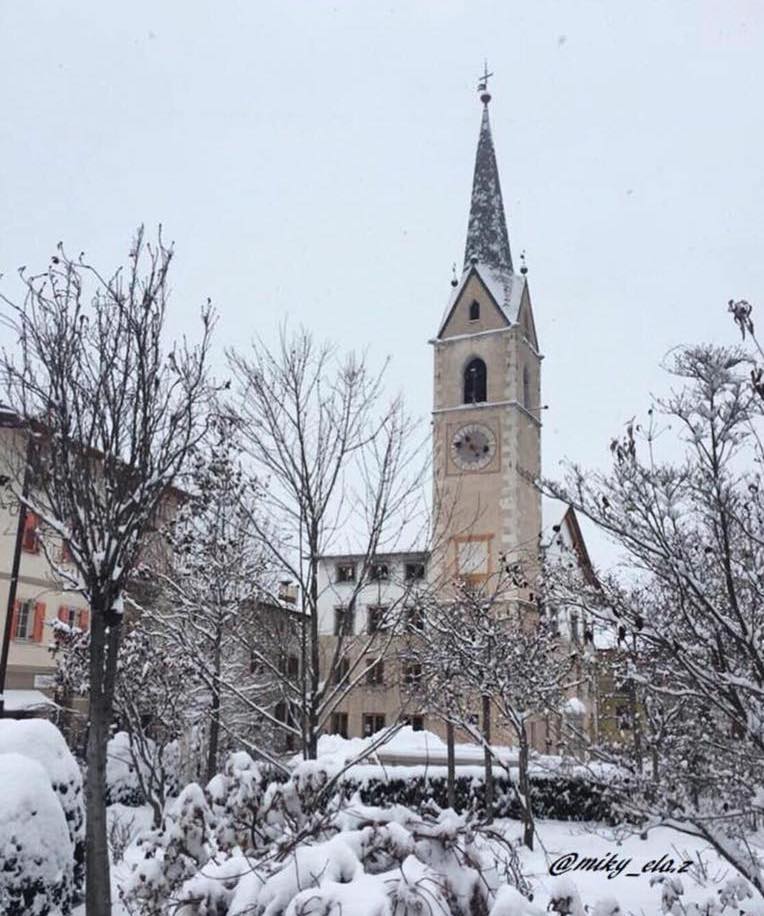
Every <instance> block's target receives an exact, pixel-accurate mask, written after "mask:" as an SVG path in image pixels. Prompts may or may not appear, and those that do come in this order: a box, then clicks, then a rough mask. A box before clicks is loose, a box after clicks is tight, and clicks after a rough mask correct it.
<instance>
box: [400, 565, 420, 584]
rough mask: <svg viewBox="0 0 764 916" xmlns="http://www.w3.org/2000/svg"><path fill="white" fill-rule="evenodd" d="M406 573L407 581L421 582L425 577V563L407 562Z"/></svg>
mask: <svg viewBox="0 0 764 916" xmlns="http://www.w3.org/2000/svg"><path fill="white" fill-rule="evenodd" d="M405 575H406V581H407V582H419V581H420V580H421V579H424V563H407V564H406V573H405Z"/></svg>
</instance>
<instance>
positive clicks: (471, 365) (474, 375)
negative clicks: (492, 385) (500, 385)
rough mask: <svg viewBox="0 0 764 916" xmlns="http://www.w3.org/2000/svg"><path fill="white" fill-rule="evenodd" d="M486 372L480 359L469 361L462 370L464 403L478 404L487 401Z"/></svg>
mask: <svg viewBox="0 0 764 916" xmlns="http://www.w3.org/2000/svg"><path fill="white" fill-rule="evenodd" d="M487 375H488V373H487V371H486V367H485V363H484V362H483V360H482V359H480V357H475V359H471V360H470V361H469V362H468V363H467V366H466V368H465V370H464V403H465V404H480V403H482V402H483V401H486V400H487V397H486V389H487Z"/></svg>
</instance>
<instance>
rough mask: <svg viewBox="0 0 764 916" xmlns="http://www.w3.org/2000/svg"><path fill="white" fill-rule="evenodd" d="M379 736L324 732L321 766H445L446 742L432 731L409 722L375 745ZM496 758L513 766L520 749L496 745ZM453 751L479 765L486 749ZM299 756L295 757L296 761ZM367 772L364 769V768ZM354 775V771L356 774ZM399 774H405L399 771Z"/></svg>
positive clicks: (464, 747) (462, 746)
mask: <svg viewBox="0 0 764 916" xmlns="http://www.w3.org/2000/svg"><path fill="white" fill-rule="evenodd" d="M377 740H378V736H374V735H372V736H371V737H370V738H341V737H340V736H339V735H322V736H321V737H320V738H319V739H318V759H319V760H320V761H321V763H322V765H324V766H328V767H334V768H335V771H337V770H340V769H342V767H343V766H345V765H346V764H347V763H348V762H350V761H353V760H358V761H359V763H360V762H361V761H363V766H364V768H365V767H367V766H371V765H372V764H379V765H384V766H385V767H389V766H403V767H406V769H407V770H408V769H410V768H411V767H417V766H418V767H419V769H418V771H417V772H419V773H420V774H421V772H422V768H423V767H425V766H426V767H428V771H430V772H431V767H432V766H433V765H435V766H438V765H441V766H445V765H446V763H447V749H446V744H445V742H444V741H443V740H442V739H441V738H439V737H438V736H437V735H436V734H434V733H433V732H428V731H414V729H413V728H412V727H411V726H410V725H406V726H404V727H403V728H401V729H399V730H398V731H397V732H395V733H394V734H393V735H392V736H391V737H390V739H389V740H387V741H386V742H385V743H384V744H382V745H379V746H378V747H376V748H374V747H373V745H374V744H375V743H376V741H377ZM493 749H494V751H495V752H496V755H497V757H498V758H499V759H500V760H502V761H503V762H505V763H509V764H510V765H511V764H512V763H513V762H514V761H516V760H517V751H516V750H515V749H514V748H511V747H504V746H499V745H494V746H493ZM454 754H455V758H456V762H457V764H458V765H462V766H464V765H466V766H469V765H475V766H480V765H481V764H482V762H483V748H482V747H479V746H478V745H476V744H456V745H455V747H454ZM299 759H300V758H299V757H298V758H295V762H296V761H297V760H299ZM364 771H365V770H364ZM354 775H355V773H354ZM396 775H398V776H400V775H402V773H396Z"/></svg>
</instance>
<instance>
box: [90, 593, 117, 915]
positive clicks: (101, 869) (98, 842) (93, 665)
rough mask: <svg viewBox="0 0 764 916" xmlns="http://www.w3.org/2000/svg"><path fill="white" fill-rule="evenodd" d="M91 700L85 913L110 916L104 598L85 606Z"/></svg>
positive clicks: (110, 638) (111, 656) (111, 639)
mask: <svg viewBox="0 0 764 916" xmlns="http://www.w3.org/2000/svg"><path fill="white" fill-rule="evenodd" d="M90 618H91V628H90V702H89V716H88V718H89V722H88V741H87V751H86V760H87V779H86V786H85V805H86V813H87V820H86V828H85V829H86V834H85V835H86V840H87V848H86V853H85V867H86V877H85V912H86V914H87V916H111V877H110V873H109V841H108V829H107V823H106V748H107V743H108V741H109V727H110V725H111V718H112V705H113V697H114V678H115V676H116V669H117V649H118V646H119V625H118V624H116V625H112V626H111V627H108V626H107V621H106V615H105V613H104V602H103V601H101V600H98V599H94V600H93V601H92V602H91V607H90Z"/></svg>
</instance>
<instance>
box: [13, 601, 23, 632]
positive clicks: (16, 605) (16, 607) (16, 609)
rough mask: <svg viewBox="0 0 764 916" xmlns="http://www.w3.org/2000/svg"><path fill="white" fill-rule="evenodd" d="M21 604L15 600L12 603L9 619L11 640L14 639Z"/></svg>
mask: <svg viewBox="0 0 764 916" xmlns="http://www.w3.org/2000/svg"><path fill="white" fill-rule="evenodd" d="M20 607H21V602H20V601H19V600H18V599H17V600H16V601H14V602H13V617H12V618H11V639H15V638H16V625H17V623H18V622H19V608H20Z"/></svg>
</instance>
